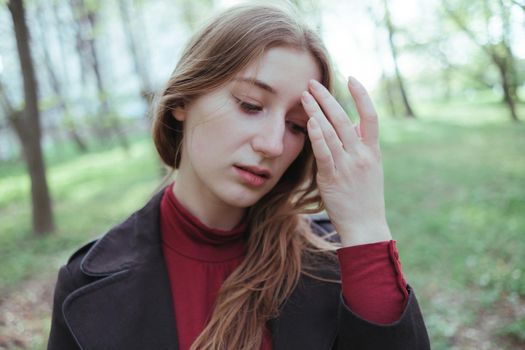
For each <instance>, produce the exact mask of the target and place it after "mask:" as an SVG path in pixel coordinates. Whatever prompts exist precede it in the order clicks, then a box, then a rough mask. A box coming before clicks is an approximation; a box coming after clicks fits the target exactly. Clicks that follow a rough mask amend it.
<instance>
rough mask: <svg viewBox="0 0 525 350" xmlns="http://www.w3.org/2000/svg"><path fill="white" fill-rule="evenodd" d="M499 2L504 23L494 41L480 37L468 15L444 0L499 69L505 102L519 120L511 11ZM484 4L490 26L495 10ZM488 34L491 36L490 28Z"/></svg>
mask: <svg viewBox="0 0 525 350" xmlns="http://www.w3.org/2000/svg"><path fill="white" fill-rule="evenodd" d="M498 4H499V17H500V23H502V28H501V35H500V37H498V38H496V39H495V40H492V41H491V40H481V39H480V38H478V35H477V34H476V32H475V31H474V30H472V29H470V28H469V26H468V24H467V22H466V20H465V17H466V15H462V14H461V13H460V12H459V11H457V10H455V9H453V8H452V6H451V5H450V4H449V3H448V2H447V1H444V2H443V7H444V10H445V13H446V14H447V15H448V16H449V18H450V19H451V20H452V21H453V22H454V23H455V24H456V25H457V26H458V27H459V28H460V29H461V31H463V32H464V33H465V34H466V35H467V37H468V38H469V39H470V40H471V41H472V42H473V43H474V44H475V45H476V46H478V47H479V48H480V49H481V50H482V52H484V53H485V54H486V56H487V57H488V58H489V60H490V62H492V64H493V65H494V67H495V68H496V70H497V71H498V74H499V77H500V85H501V89H502V90H503V102H504V103H505V105H506V106H507V108H508V110H509V113H510V117H511V119H512V121H514V122H518V121H519V118H518V114H517V112H516V97H517V96H516V87H517V74H516V69H515V58H514V54H513V52H512V47H511V45H510V35H511V34H510V24H509V21H508V17H509V12H508V8H506V7H505V6H504V4H503V2H502V1H499V2H498ZM483 5H484V15H485V22H486V27H487V28H488V22H489V19H490V17H491V16H492V15H493V13H492V12H493V11H492V10H491V8H490V6H489V3H488V2H487V1H486V0H485V1H484V2H483ZM486 36H487V37H489V34H488V29H487V33H486Z"/></svg>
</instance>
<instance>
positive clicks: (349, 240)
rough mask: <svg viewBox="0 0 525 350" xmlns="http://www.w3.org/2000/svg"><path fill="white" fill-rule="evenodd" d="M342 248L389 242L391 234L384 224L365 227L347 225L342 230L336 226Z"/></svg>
mask: <svg viewBox="0 0 525 350" xmlns="http://www.w3.org/2000/svg"><path fill="white" fill-rule="evenodd" d="M336 230H337V233H338V234H339V236H340V238H341V245H342V246H343V247H351V246H356V245H362V244H369V243H376V242H383V241H390V240H391V239H392V234H391V232H390V228H389V227H388V224H387V223H386V222H384V223H380V224H379V223H376V224H367V225H356V224H353V225H348V226H345V227H344V228H338V227H337V226H336Z"/></svg>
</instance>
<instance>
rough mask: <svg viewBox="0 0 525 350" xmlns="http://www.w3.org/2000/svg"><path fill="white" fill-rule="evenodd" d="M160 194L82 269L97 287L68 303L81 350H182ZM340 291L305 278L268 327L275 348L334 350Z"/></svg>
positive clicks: (95, 249)
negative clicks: (162, 235) (164, 250)
mask: <svg viewBox="0 0 525 350" xmlns="http://www.w3.org/2000/svg"><path fill="white" fill-rule="evenodd" d="M162 195H163V191H161V192H160V193H158V194H156V195H155V196H154V197H153V198H152V199H151V200H150V201H149V202H148V203H147V204H146V206H144V207H143V208H142V209H141V210H139V211H137V212H136V213H134V214H133V215H132V216H130V217H129V218H128V219H127V220H125V221H124V222H123V223H121V224H120V225H118V226H116V227H114V228H113V229H111V230H110V231H109V232H108V233H106V234H105V235H104V236H103V237H102V238H101V239H99V240H98V241H97V242H96V243H95V244H94V245H93V246H92V247H91V248H90V249H89V251H88V252H87V253H86V255H85V256H84V258H83V259H82V261H81V263H80V270H81V271H82V272H83V273H84V274H85V275H87V276H89V277H88V278H91V279H92V280H93V281H94V282H91V283H89V284H87V285H85V286H83V287H81V288H80V289H77V290H75V291H74V292H73V293H71V294H70V295H69V296H68V297H67V298H66V300H65V302H64V304H63V313H64V316H65V318H66V323H67V325H68V327H69V328H70V330H71V332H72V333H73V334H74V337H75V338H76V340H77V342H78V343H79V344H80V346H81V348H82V349H117V348H118V349H123V348H125V349H129V350H135V349H136V350H139V349H153V348H154V349H159V350H162V349H166V350H167V349H170V350H173V349H175V350H178V348H179V347H178V341H177V334H176V321H175V316H174V312H173V301H172V296H171V292H170V290H171V289H170V283H169V278H168V274H167V270H166V266H165V263H164V258H163V254H162V246H161V239H160V225H159V222H160V201H161V199H162ZM339 293H340V290H339V288H338V287H337V286H333V285H330V286H328V287H327V284H326V283H320V282H318V281H313V280H311V279H310V278H305V277H303V278H301V280H300V282H299V285H298V286H297V288H296V290H295V291H294V292H293V294H292V295H291V297H290V298H289V300H288V301H287V303H286V304H285V305H284V306H283V308H282V312H281V315H280V316H279V317H278V318H276V319H274V320H271V321H270V328H271V332H272V339H273V341H272V348H273V349H274V350H284V349H316V350H317V349H330V348H331V345H330V344H331V343H332V342H333V341H334V338H335V335H336V331H337V305H338V303H337V301H338V300H339ZM334 301H335V302H334ZM313 330H315V331H313Z"/></svg>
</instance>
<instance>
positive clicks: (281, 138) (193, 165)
mask: <svg viewBox="0 0 525 350" xmlns="http://www.w3.org/2000/svg"><path fill="white" fill-rule="evenodd" d="M320 78H321V73H320V70H319V67H318V65H317V63H316V61H315V60H314V58H313V56H312V55H311V54H310V53H307V52H303V51H298V50H295V49H291V48H285V47H276V48H272V49H269V50H268V51H266V53H265V54H264V56H263V57H262V58H261V60H260V61H258V62H255V63H252V64H251V65H249V66H248V67H247V68H246V69H245V70H244V71H242V72H240V73H239V74H237V75H236V76H235V78H234V79H233V81H231V82H229V83H227V84H225V85H223V86H221V87H220V88H218V89H216V90H214V91H211V92H209V93H208V94H206V95H203V96H201V97H200V98H198V99H197V100H195V101H193V102H192V103H191V104H189V105H188V106H186V108H184V109H177V110H176V111H174V116H175V118H177V119H178V120H181V121H183V122H184V124H183V125H184V144H183V149H182V159H181V164H180V167H179V171H178V174H177V182H179V183H180V184H181V185H182V186H183V187H184V188H185V192H186V193H192V194H193V196H198V197H197V198H199V200H203V201H208V203H209V201H211V202H212V203H213V204H218V205H225V206H229V207H235V208H246V207H249V206H251V205H253V204H254V203H256V202H257V201H258V200H259V199H260V198H261V197H262V196H264V195H265V194H266V193H268V192H269V191H270V190H271V189H272V188H273V187H274V186H275V185H276V184H277V182H278V181H279V179H280V178H281V176H282V175H283V173H284V172H285V171H286V169H287V168H288V167H289V166H290V164H292V162H293V161H294V160H295V159H296V157H297V156H298V155H299V153H300V152H301V150H302V148H303V145H304V143H305V141H306V138H307V137H308V136H307V135H306V123H307V121H308V117H307V115H306V113H305V111H304V110H303V108H302V105H301V102H300V101H301V93H302V92H303V91H305V90H307V86H308V82H309V80H311V79H315V80H320Z"/></svg>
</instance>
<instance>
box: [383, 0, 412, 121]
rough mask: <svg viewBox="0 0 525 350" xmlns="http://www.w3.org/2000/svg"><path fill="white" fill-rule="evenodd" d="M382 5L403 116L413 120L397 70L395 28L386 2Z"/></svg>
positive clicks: (403, 83)
mask: <svg viewBox="0 0 525 350" xmlns="http://www.w3.org/2000/svg"><path fill="white" fill-rule="evenodd" d="M383 5H384V9H385V26H386V29H387V31H388V45H389V48H390V53H391V55H392V60H393V62H394V70H395V73H396V81H397V87H398V89H399V93H400V94H401V101H402V102H403V107H404V109H405V116H406V117H408V118H415V117H416V114H415V113H414V109H413V108H412V105H411V104H410V101H409V98H408V93H407V91H406V88H405V82H404V79H403V75H402V74H401V70H400V69H399V63H398V50H397V47H396V45H395V41H394V36H395V34H396V27H395V26H394V24H393V22H392V16H391V14H390V8H389V6H388V1H387V0H383Z"/></svg>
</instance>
